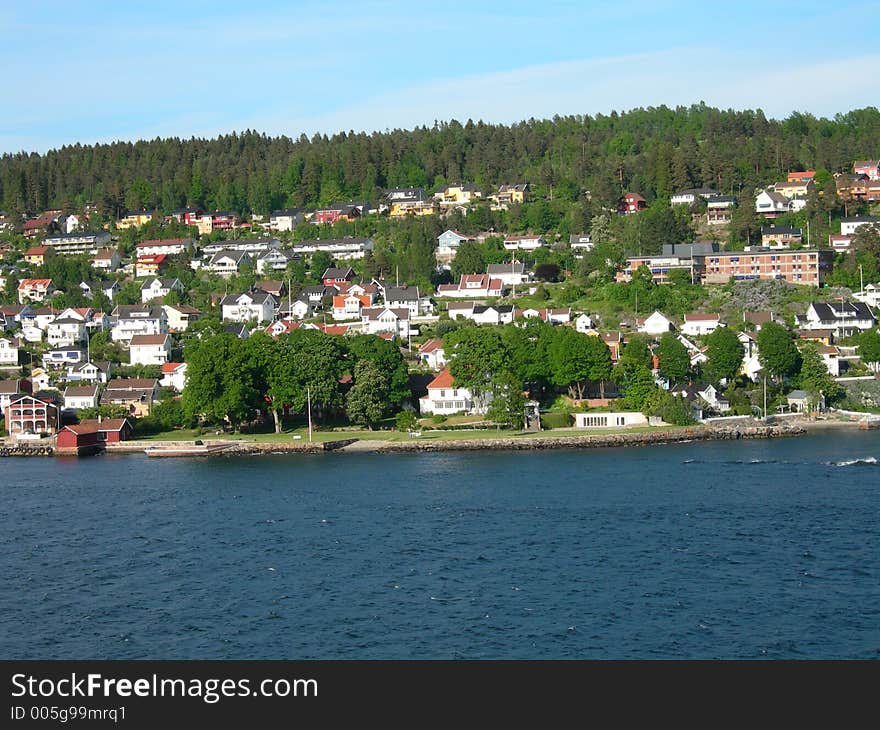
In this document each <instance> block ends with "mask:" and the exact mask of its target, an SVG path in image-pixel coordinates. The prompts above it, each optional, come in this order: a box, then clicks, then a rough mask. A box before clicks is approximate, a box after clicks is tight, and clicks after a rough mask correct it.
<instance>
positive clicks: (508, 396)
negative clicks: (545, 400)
mask: <svg viewBox="0 0 880 730" xmlns="http://www.w3.org/2000/svg"><path fill="white" fill-rule="evenodd" d="M525 407H526V399H525V396H524V395H523V383H522V381H521V380H520V379H519V378H517V377H516V376H515V375H514V374H513V373H509V372H504V373H499V374H498V375H496V376H495V378H494V379H493V381H492V400H491V401H490V402H489V408H488V410H487V411H486V416H487V418H489V420H490V421H492V422H494V423H496V424H498V425H499V426H502V427H504V428H521V427H522V425H523V421H524V419H525Z"/></svg>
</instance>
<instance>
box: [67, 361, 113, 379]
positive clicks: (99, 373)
mask: <svg viewBox="0 0 880 730" xmlns="http://www.w3.org/2000/svg"><path fill="white" fill-rule="evenodd" d="M111 369H112V364H111V363H110V362H109V361H103V362H88V361H85V362H81V363H76V364H71V365H68V366H67V372H66V373H65V376H64V379H65V380H67V381H69V382H80V381H83V380H88V381H91V382H93V383H106V382H107V381H108V380H109V379H110V372H111Z"/></svg>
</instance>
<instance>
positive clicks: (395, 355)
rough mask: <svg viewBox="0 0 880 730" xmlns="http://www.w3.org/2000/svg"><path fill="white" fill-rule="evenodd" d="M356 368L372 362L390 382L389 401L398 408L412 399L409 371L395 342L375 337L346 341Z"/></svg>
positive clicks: (359, 337)
mask: <svg viewBox="0 0 880 730" xmlns="http://www.w3.org/2000/svg"><path fill="white" fill-rule="evenodd" d="M344 346H345V348H346V349H347V350H348V354H349V356H350V357H351V358H353V359H354V367H356V365H357V363H360V362H364V361H367V362H371V363H373V365H375V366H376V368H377V369H378V370H379V372H381V373H383V374H384V375H385V377H386V378H387V380H388V392H387V401H388V404H389V405H390V406H393V407H398V406H400V405H402V404H403V403H404V402H405V401H406V400H407V399H408V398H409V397H410V389H409V371H408V369H407V366H406V361H405V360H404V359H403V354H402V353H401V352H400V348H399V347H398V346H397V345H395V344H394V343H393V342H389V341H388V340H383V339H382V338H381V337H376V336H375V335H353V336H350V337H346V338H345V339H344Z"/></svg>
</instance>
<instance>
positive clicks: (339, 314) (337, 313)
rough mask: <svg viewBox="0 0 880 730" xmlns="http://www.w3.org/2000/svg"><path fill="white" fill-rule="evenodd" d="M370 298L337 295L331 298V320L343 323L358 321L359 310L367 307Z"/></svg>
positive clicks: (355, 295) (369, 303) (356, 295)
mask: <svg viewBox="0 0 880 730" xmlns="http://www.w3.org/2000/svg"><path fill="white" fill-rule="evenodd" d="M370 299H371V297H369V296H366V295H358V294H347V295H344V294H339V295H338V296H335V297H333V319H336V320H339V321H345V320H350V319H360V317H361V310H362V309H363V308H364V307H369V306H370V305H371V304H372V302H371V301H370Z"/></svg>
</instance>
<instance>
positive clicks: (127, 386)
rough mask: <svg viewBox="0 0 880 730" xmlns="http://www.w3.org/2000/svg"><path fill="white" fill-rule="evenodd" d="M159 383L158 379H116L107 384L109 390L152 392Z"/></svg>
mask: <svg viewBox="0 0 880 730" xmlns="http://www.w3.org/2000/svg"><path fill="white" fill-rule="evenodd" d="M158 382H159V381H157V380H156V378H114V379H113V380H111V381H110V382H109V383H107V390H108V391H109V390H119V391H127V390H152V389H153V388H155V387H156V384H157V383H158Z"/></svg>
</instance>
